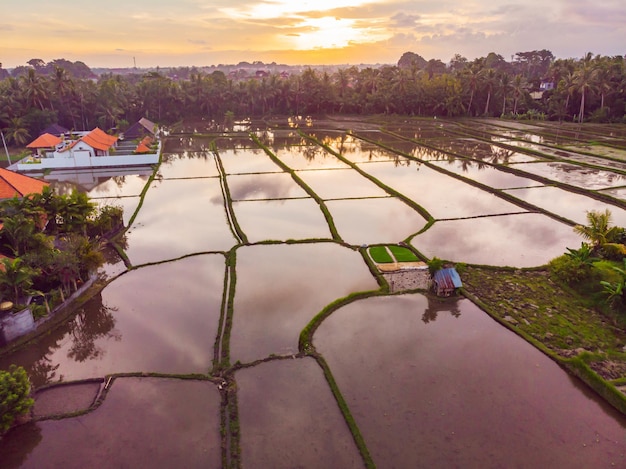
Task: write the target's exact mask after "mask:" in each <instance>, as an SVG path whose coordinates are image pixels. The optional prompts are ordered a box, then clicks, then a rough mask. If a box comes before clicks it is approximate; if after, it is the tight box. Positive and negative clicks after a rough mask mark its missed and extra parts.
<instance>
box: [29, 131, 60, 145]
mask: <svg viewBox="0 0 626 469" xmlns="http://www.w3.org/2000/svg"><path fill="white" fill-rule="evenodd" d="M62 141H63V140H61V139H60V138H59V137H57V136H56V135H52V134H42V135H40V136H39V137H37V138H36V139H35V140H33V141H32V142H30V143H29V144H28V145H26V148H52V147H54V146H56V145H58V144H59V143H61V142H62Z"/></svg>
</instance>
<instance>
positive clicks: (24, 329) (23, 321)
mask: <svg viewBox="0 0 626 469" xmlns="http://www.w3.org/2000/svg"><path fill="white" fill-rule="evenodd" d="M34 330H35V320H34V319H33V315H32V313H31V312H30V309H29V308H26V309H23V310H22V311H20V312H19V313H15V314H11V313H9V314H5V315H4V316H3V317H2V318H0V343H2V342H4V343H5V344H6V343H9V342H11V341H12V340H14V339H17V338H18V337H21V336H23V335H24V334H28V333H29V332H31V331H34Z"/></svg>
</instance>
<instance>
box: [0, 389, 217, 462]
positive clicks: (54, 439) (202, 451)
mask: <svg viewBox="0 0 626 469" xmlns="http://www.w3.org/2000/svg"><path fill="white" fill-rule="evenodd" d="M219 407H220V395H219V392H218V390H217V388H216V386H215V385H214V384H212V383H209V382H202V381H182V380H173V379H158V378H118V379H116V380H115V381H114V382H113V385H112V387H111V390H110V391H109V393H108V395H107V398H106V400H105V401H104V403H103V404H102V405H101V406H100V407H99V408H98V409H96V410H95V411H93V412H91V413H89V414H87V415H83V416H81V417H74V418H69V419H64V420H58V421H54V420H48V421H43V422H39V423H36V424H29V425H26V426H23V427H20V428H18V429H16V430H15V432H14V433H13V434H12V435H11V439H10V440H5V441H2V442H1V443H0V455H1V456H2V460H1V461H0V465H1V466H2V467H3V468H6V469H9V468H17V467H22V468H37V469H41V468H59V467H65V468H87V467H92V468H99V467H112V468H113V467H185V468H207V467H221V449H220V434H219V430H220V413H219V412H220V411H219Z"/></svg>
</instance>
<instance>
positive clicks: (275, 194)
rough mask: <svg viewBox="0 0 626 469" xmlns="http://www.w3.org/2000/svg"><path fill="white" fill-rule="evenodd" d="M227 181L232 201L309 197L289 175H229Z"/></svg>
mask: <svg viewBox="0 0 626 469" xmlns="http://www.w3.org/2000/svg"><path fill="white" fill-rule="evenodd" d="M227 180H228V189H229V191H230V196H231V198H232V200H234V201H240V200H266V199H294V198H298V197H309V194H307V193H306V191H305V190H304V189H303V188H302V187H300V186H299V185H298V184H297V183H296V181H294V179H293V178H292V177H291V174H289V173H271V174H238V175H229V176H228V178H227Z"/></svg>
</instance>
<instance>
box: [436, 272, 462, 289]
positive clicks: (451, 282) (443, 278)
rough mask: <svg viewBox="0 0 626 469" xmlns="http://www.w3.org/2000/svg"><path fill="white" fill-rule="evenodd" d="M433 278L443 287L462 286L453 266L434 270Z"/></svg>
mask: <svg viewBox="0 0 626 469" xmlns="http://www.w3.org/2000/svg"><path fill="white" fill-rule="evenodd" d="M433 280H434V281H435V282H437V284H439V285H441V286H442V287H444V288H461V287H462V286H463V283H462V282H461V277H459V273H458V272H457V271H456V269H455V268H454V267H448V268H446V269H439V270H438V271H437V272H435V276H434V277H433Z"/></svg>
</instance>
